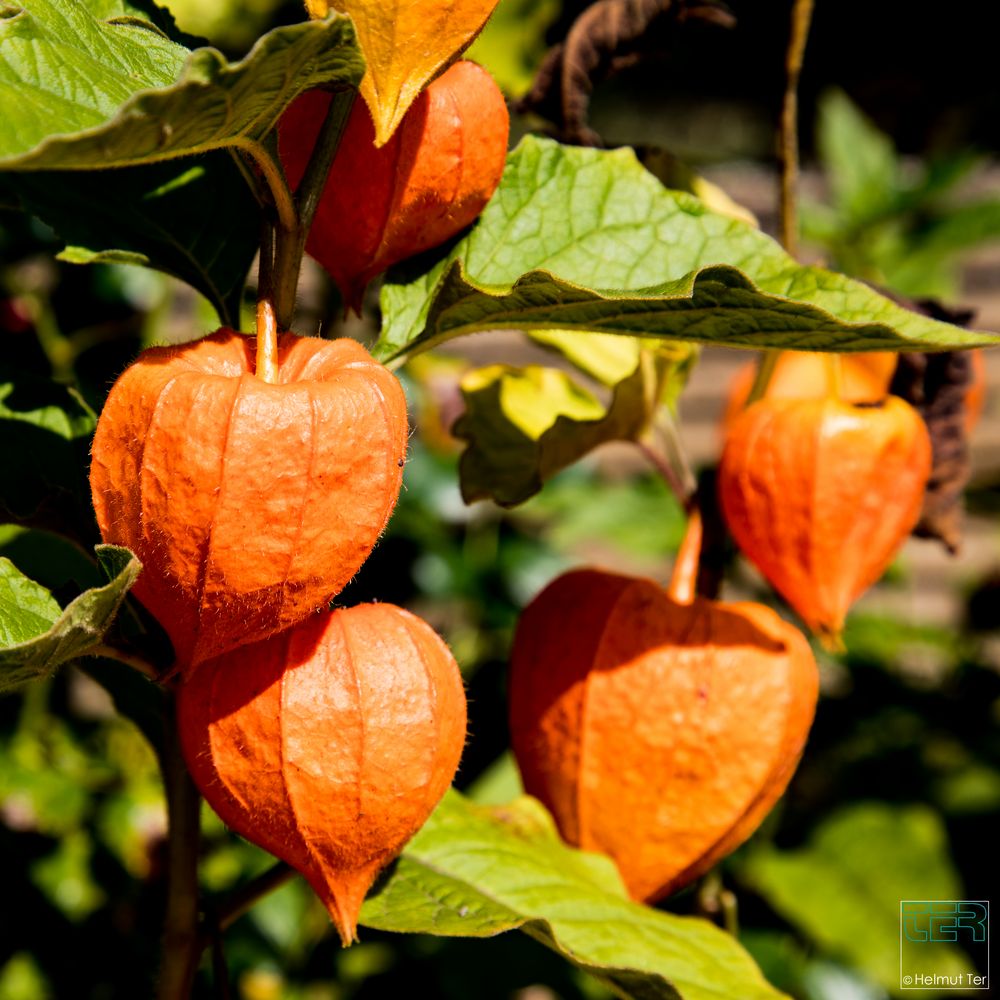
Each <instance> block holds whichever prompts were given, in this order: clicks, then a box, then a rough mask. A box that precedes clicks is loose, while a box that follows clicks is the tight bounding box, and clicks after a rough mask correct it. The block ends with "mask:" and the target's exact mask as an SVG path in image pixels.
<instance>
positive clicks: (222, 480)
mask: <svg viewBox="0 0 1000 1000" xmlns="http://www.w3.org/2000/svg"><path fill="white" fill-rule="evenodd" d="M253 363H254V359H253V342H252V341H250V340H248V339H247V338H246V337H244V336H242V335H240V334H238V333H235V332H234V331H232V330H225V329H223V330H219V331H218V332H217V333H215V334H213V335H212V336H210V337H206V338H204V339H203V340H199V341H197V342H195V343H192V344H186V345H183V346H180V347H164V348H153V349H151V350H148V351H145V352H143V354H141V355H140V356H139V359H138V360H137V361H136V362H135V363H134V364H133V365H132V366H131V367H129V368H128V369H127V370H126V371H125V373H124V374H123V375H122V376H121V378H120V379H119V380H118V381H117V382H116V383H115V385H114V387H113V388H112V390H111V394H110V395H109V396H108V399H107V402H106V404H105V406H104V410H103V411H102V413H101V417H100V420H99V422H98V425H97V432H96V434H95V436H94V444H93V449H92V461H91V468H90V485H91V492H92V496H93V501H94V509H95V511H96V513H97V522H98V525H99V526H100V529H101V535H102V537H103V538H104V540H105V541H106V542H111V543H114V544H117V545H126V546H128V547H129V548H130V549H132V550H133V551H134V552H135V553H136V555H138V557H139V559H140V560H141V561H142V564H143V571H142V573H141V574H140V576H139V580H138V582H137V583H136V586H135V589H134V591H133V592H134V594H135V595H136V597H138V598H139V600H140V601H142V603H143V604H144V605H145V606H146V607H147V608H148V609H149V610H150V611H151V612H152V613H153V614H154V615H155V616H156V618H157V619H159V621H160V623H161V624H162V625H163V627H164V628H165V629H166V630H167V632H168V633H169V635H170V638H171V640H172V641H173V644H174V650H175V652H176V654H177V664H178V666H179V668H180V669H182V670H186V669H189V668H190V667H192V666H194V665H196V664H198V663H200V662H201V661H203V660H206V659H208V658H209V657H212V656H215V655H218V654H219V653H222V652H225V651H226V650H228V649H231V648H233V647H234V646H237V645H240V644H242V643H246V642H253V641H255V640H258V639H263V638H265V637H267V636H269V635H272V634H274V633H275V632H278V631H280V630H281V629H284V628H287V627H288V626H289V625H292V624H294V623H295V622H298V621H301V620H302V619H303V618H305V617H307V616H308V615H310V614H312V612H313V611H314V610H315V609H316V608H318V607H321V606H322V605H325V604H326V603H327V602H328V601H330V599H331V598H333V597H334V596H335V595H336V594H337V593H339V592H340V590H342V589H343V587H344V585H345V584H346V583H347V582H348V581H349V580H350V579H351V577H352V576H354V574H355V573H356V572H357V570H358V569H359V567H360V566H361V564H362V563H363V562H364V560H365V559H366V558H367V556H368V553H369V552H370V551H371V549H372V546H373V545H374V544H375V542H376V541H377V539H378V537H379V535H380V534H381V533H382V530H383V529H384V528H385V525H386V522H387V521H388V519H389V515H390V513H391V512H392V508H393V506H394V505H395V503H396V498H397V496H398V494H399V488H400V482H401V477H402V465H403V461H404V457H405V455H406V443H407V418H406V401H405V398H404V396H403V391H402V389H401V387H400V385H399V382H398V380H397V379H396V377H395V376H394V375H392V373H391V372H389V371H388V370H387V369H385V368H384V367H383V366H382V365H380V364H378V363H377V362H375V361H373V360H372V358H371V357H370V355H369V354H368V353H367V351H365V349H364V348H363V347H361V346H360V345H359V344H357V343H355V342H354V341H352V340H335V341H326V340H320V339H318V338H312V337H296V336H293V335H291V334H285V335H284V336H282V337H281V339H280V341H279V371H278V383H277V384H273V385H272V384H268V383H265V382H263V381H261V380H260V379H258V378H257V377H256V376H255V375H253V374H251V373H252V371H253Z"/></svg>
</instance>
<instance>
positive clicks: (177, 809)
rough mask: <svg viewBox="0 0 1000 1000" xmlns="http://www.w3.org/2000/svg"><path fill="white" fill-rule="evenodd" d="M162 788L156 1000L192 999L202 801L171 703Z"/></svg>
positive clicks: (197, 957)
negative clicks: (163, 847)
mask: <svg viewBox="0 0 1000 1000" xmlns="http://www.w3.org/2000/svg"><path fill="white" fill-rule="evenodd" d="M165 721H166V724H167V727H168V728H167V732H166V734H165V738H164V755H163V762H162V767H163V784H164V788H165V791H166V796H167V815H168V833H167V912H166V917H165V919H164V922H163V941H162V945H161V951H160V955H161V958H160V975H159V980H158V982H157V984H156V1000H188V998H189V997H190V996H191V987H192V984H193V983H194V977H195V973H196V972H197V970H198V963H199V962H200V961H201V953H202V950H203V947H204V945H203V940H202V935H201V933H200V932H199V926H198V846H199V837H200V832H201V830H200V807H201V797H200V795H199V794H198V789H197V788H195V785H194V782H193V781H192V780H191V775H190V774H189V773H188V769H187V766H186V765H185V763H184V757H183V756H182V755H181V748H180V738H179V736H178V734H177V725H176V719H175V716H174V711H173V702H171V711H170V712H169V713H167V718H166V719H165Z"/></svg>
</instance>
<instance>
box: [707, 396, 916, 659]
mask: <svg viewBox="0 0 1000 1000" xmlns="http://www.w3.org/2000/svg"><path fill="white" fill-rule="evenodd" d="M930 469H931V443H930V438H929V436H928V433H927V428H926V427H925V425H924V422H923V420H922V419H921V418H920V415H919V414H918V413H917V412H916V410H914V409H913V407H911V406H910V405H909V404H908V403H905V402H904V401H903V400H901V399H899V398H897V397H895V396H889V397H887V398H886V399H885V400H884V401H883V402H882V403H880V404H878V405H874V406H859V405H852V404H850V403H845V402H841V401H839V400H837V399H833V398H826V399H762V400H758V401H757V402H756V403H754V404H753V405H752V406H750V407H748V408H747V409H746V410H745V411H744V412H743V413H742V414H741V415H740V416H739V417H738V418H737V419H736V420H734V421H733V423H732V424H731V425H730V428H729V432H728V434H727V437H726V443H725V447H724V448H723V452H722V458H721V461H720V464H719V474H718V489H719V499H720V502H721V505H722V512H723V515H724V517H725V520H726V524H727V526H728V527H729V530H730V532H731V533H732V535H733V538H734V539H735V540H736V543H737V545H738V546H739V547H740V549H741V550H742V551H743V553H744V555H746V556H747V557H748V558H749V559H750V560H751V562H753V564H754V565H755V566H756V567H757V568H758V569H759V570H760V571H761V573H763V574H764V576H765V577H766V578H767V579H768V581H769V582H770V583H771V585H772V586H773V587H774V588H775V589H776V590H777V591H778V592H779V593H780V594H781V595H782V596H783V597H784V598H785V600H787V601H788V603H789V604H791V606H792V607H793V608H794V609H795V610H796V611H797V612H798V613H799V615H801V617H802V619H803V620H804V621H805V622H806V624H807V625H808V626H809V627H810V628H811V629H813V630H814V631H815V632H817V633H818V634H819V635H820V636H821V637H824V638H825V639H827V640H832V641H835V640H836V639H837V637H838V636H839V634H840V632H841V630H842V628H843V626H844V619H845V617H846V615H847V611H848V609H849V608H850V606H851V605H852V604H853V603H854V601H855V600H856V599H857V598H858V597H859V596H860V595H861V594H862V593H863V592H864V591H865V590H867V589H868V588H869V587H870V586H871V585H872V584H873V583H875V581H876V580H878V579H879V577H880V576H881V575H882V574H883V573H884V572H885V570H886V568H887V566H888V565H889V563H890V562H891V560H892V558H893V556H894V555H895V553H896V551H897V550H898V549H899V547H900V546H901V545H902V544H903V542H904V541H905V540H906V537H907V535H909V533H910V530H911V529H912V527H913V525H914V524H915V523H916V521H917V518H918V517H919V515H920V508H921V504H922V501H923V495H924V488H925V486H926V483H927V478H928V476H929V475H930Z"/></svg>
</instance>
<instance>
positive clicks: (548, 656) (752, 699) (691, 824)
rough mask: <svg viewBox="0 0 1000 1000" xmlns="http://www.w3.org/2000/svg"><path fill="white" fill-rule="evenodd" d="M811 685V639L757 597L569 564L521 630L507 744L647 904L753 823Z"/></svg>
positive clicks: (793, 742)
mask: <svg viewBox="0 0 1000 1000" xmlns="http://www.w3.org/2000/svg"><path fill="white" fill-rule="evenodd" d="M817 690H818V677H817V671H816V664H815V661H814V659H813V656H812V653H811V651H810V649H809V645H808V643H807V642H806V640H805V638H804V637H803V636H802V634H801V633H800V632H799V631H798V630H797V629H795V628H794V627H793V626H791V625H789V624H788V623H787V622H785V621H783V620H782V619H780V618H779V617H778V616H777V615H776V614H775V613H774V612H772V611H771V610H770V609H768V608H765V607H763V606H762V605H757V604H722V603H719V602H715V601H708V600H704V599H702V598H695V599H694V601H693V603H691V604H679V603H677V602H676V601H674V600H672V599H671V598H670V597H669V596H668V595H667V594H666V592H665V591H664V590H663V589H662V588H660V587H659V586H658V585H657V584H656V583H655V582H654V581H652V580H645V579H638V578H634V577H628V576H621V575H618V574H615V573H609V572H604V571H601V570H592V569H584V570H575V571H572V572H570V573H567V574H565V575H563V576H561V577H559V578H558V579H557V580H556V581H555V582H553V583H552V584H550V585H549V586H548V587H547V588H546V589H545V590H544V591H542V593H541V594H539V596H538V597H536V598H535V600H534V601H532V603H531V604H530V605H529V606H528V607H527V608H526V609H525V611H524V614H523V615H522V617H521V620H520V622H519V624H518V628H517V634H516V637H515V641H514V650H513V655H512V660H511V683H510V721H511V739H512V746H513V749H514V754H515V756H516V758H517V762H518V765H519V767H520V769H521V774H522V776H523V778H524V785H525V789H526V790H527V791H528V792H529V793H530V794H531V795H534V796H536V797H537V798H539V799H540V800H541V801H542V802H543V803H544V804H545V805H546V806H547V807H548V809H549V810H550V811H551V812H552V814H553V816H554V817H555V820H556V823H557V824H558V826H559V829H560V831H561V833H562V835H563V837H564V838H565V839H566V840H567V841H568V842H569V843H571V844H575V845H577V846H579V847H583V848H587V849H591V850H598V851H603V852H604V853H606V854H609V855H610V856H611V857H612V858H613V859H614V860H615V862H616V863H617V865H618V868H619V870H620V871H621V874H622V877H623V879H624V881H625V884H626V886H627V888H628V890H629V892H630V893H631V895H632V896H633V897H635V898H636V899H642V900H648V901H653V900H656V899H660V898H662V897H664V896H668V895H670V894H671V893H672V892H674V891H676V890H677V889H679V888H680V887H681V886H683V885H685V884H686V883H687V882H690V881H691V880H692V879H694V878H696V877H697V876H698V875H700V874H702V873H703V872H705V871H707V870H708V869H709V868H710V867H712V865H714V864H715V862H716V861H718V860H719V859H720V858H721V857H723V856H724V855H726V854H728V853H729V852H730V851H732V850H733V849H735V848H736V847H737V846H738V845H739V844H740V843H742V842H743V841H744V840H745V839H746V838H747V837H749V836H750V834H751V833H752V832H753V831H754V830H755V829H756V828H757V826H758V825H759V823H760V822H761V821H762V820H763V818H764V816H766V815H767V813H768V812H769V811H770V809H771V807H772V806H773V805H774V803H775V802H776V801H777V799H778V798H779V797H780V796H781V794H782V793H783V792H784V790H785V787H786V785H787V784H788V781H789V779H790V778H791V775H792V773H793V771H794V769H795V766H796V765H797V763H798V760H799V757H800V755H801V753H802V748H803V746H804V745H805V741H806V736H807V734H808V732H809V727H810V725H811V724H812V719H813V713H814V711H815V706H816V698H817Z"/></svg>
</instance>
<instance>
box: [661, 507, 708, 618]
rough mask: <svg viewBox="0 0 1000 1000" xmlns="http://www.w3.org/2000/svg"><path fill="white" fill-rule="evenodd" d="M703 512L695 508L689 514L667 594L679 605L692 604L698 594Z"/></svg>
mask: <svg viewBox="0 0 1000 1000" xmlns="http://www.w3.org/2000/svg"><path fill="white" fill-rule="evenodd" d="M701 537H702V523H701V511H700V510H699V509H698V508H697V507H693V508H692V509H691V512H690V513H689V514H688V523H687V529H686V530H685V532H684V539H683V541H682V542H681V547H680V549H678V551H677V558H676V560H674V572H673V575H672V576H671V577H670V586H668V587H667V594H668V595H669V596H670V598H671V599H672V600H674V601H675V602H676V603H677V604H691V603H692V602H693V601H694V599H695V596H696V595H697V593H698V565H699V563H700V561H701Z"/></svg>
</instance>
